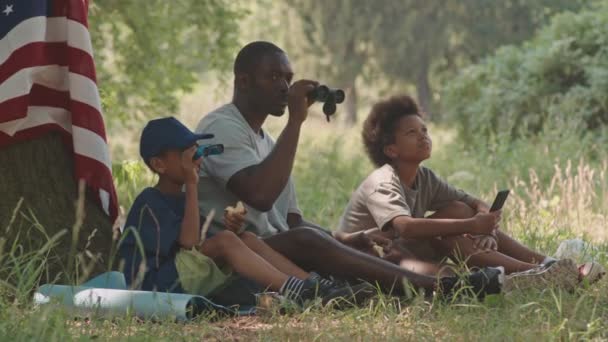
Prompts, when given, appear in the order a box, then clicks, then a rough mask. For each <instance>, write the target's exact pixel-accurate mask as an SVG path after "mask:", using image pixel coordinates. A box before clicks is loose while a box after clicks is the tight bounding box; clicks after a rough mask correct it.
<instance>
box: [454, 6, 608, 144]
mask: <svg viewBox="0 0 608 342" xmlns="http://www.w3.org/2000/svg"><path fill="white" fill-rule="evenodd" d="M607 37H608V5H607V4H605V3H604V4H603V5H598V7H597V8H594V9H591V10H585V11H582V12H579V13H564V14H560V15H558V16H556V17H555V18H554V19H553V20H552V23H551V25H549V26H547V27H545V28H543V29H542V30H540V31H539V32H538V34H537V36H536V37H535V38H534V39H532V40H530V41H528V42H526V43H525V44H523V45H522V46H519V47H516V46H505V47H503V48H501V49H499V50H498V51H497V52H496V53H495V54H494V55H492V56H491V57H488V58H487V59H485V60H484V61H483V62H482V63H480V64H477V65H474V66H470V67H468V68H467V69H465V70H463V72H462V73H460V75H459V76H458V77H456V78H454V79H453V81H452V82H451V83H450V84H449V85H448V87H447V88H446V90H445V94H444V101H445V108H446V114H447V115H448V119H449V120H450V121H452V122H453V123H454V124H455V126H456V127H458V128H459V129H460V131H461V136H462V137H463V138H464V139H466V141H468V142H470V143H472V144H475V143H479V142H482V141H484V142H488V141H492V140H499V141H502V143H503V144H505V142H510V141H512V140H513V139H517V138H520V137H522V136H523V137H525V136H535V135H537V134H539V133H542V132H543V131H544V132H550V133H551V134H554V135H556V138H557V139H556V142H559V139H561V137H559V135H560V134H563V135H564V136H577V137H578V139H580V140H579V143H580V144H582V143H583V142H584V141H583V140H585V139H593V141H596V142H597V146H598V148H600V149H602V148H604V150H605V145H606V142H605V139H606V134H605V132H606V128H607V127H608V81H607V80H608V48H607V47H608V38H607ZM583 138H584V139H583ZM598 139H599V140H598ZM601 139H603V141H602V140H601ZM506 145H508V144H506ZM572 154H576V153H575V152H574V153H572Z"/></svg>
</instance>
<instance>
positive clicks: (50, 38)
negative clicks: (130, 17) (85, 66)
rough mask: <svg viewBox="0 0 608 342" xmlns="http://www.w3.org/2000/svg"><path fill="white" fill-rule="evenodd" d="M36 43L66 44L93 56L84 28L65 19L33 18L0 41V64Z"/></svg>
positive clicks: (87, 33)
mask: <svg viewBox="0 0 608 342" xmlns="http://www.w3.org/2000/svg"><path fill="white" fill-rule="evenodd" d="M68 31H69V32H70V34H69V35H68ZM37 42H46V43H60V42H67V43H68V45H69V46H71V47H73V48H76V49H79V50H82V51H84V52H86V53H87V54H88V55H89V56H91V57H92V56H93V47H92V46H91V38H90V35H89V31H87V29H86V26H84V25H82V24H81V23H79V22H76V21H72V20H68V19H66V18H46V17H33V18H30V19H27V20H25V21H22V22H21V23H19V25H17V26H16V27H15V28H14V29H13V30H12V31H10V32H9V33H8V34H7V35H6V36H5V37H4V38H2V39H0V64H2V63H4V62H5V61H6V60H7V59H8V58H9V56H10V55H11V54H12V53H13V52H14V51H15V50H17V49H20V48H22V47H24V46H26V45H28V44H31V43H37Z"/></svg>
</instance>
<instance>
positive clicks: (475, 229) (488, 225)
mask: <svg viewBox="0 0 608 342" xmlns="http://www.w3.org/2000/svg"><path fill="white" fill-rule="evenodd" d="M501 214H502V211H500V210H497V211H494V212H491V213H477V215H475V217H473V226H472V227H471V233H473V234H480V235H491V234H492V232H493V231H494V229H496V227H497V226H498V222H500V217H501V216H500V215H501Z"/></svg>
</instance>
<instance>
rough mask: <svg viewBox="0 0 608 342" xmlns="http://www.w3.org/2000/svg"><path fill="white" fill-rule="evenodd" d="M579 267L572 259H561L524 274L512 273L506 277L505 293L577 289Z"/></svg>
mask: <svg viewBox="0 0 608 342" xmlns="http://www.w3.org/2000/svg"><path fill="white" fill-rule="evenodd" d="M578 277H579V271H578V267H577V266H576V264H575V263H574V261H573V260H572V259H560V260H557V261H556V262H554V263H551V264H550V265H548V266H543V265H541V266H539V267H536V268H533V269H531V270H528V271H524V272H517V273H511V274H509V275H507V276H506V277H505V283H504V285H503V291H504V292H510V291H513V290H527V289H538V290H542V289H545V288H548V287H557V288H562V289H565V290H568V291H572V290H574V288H576V286H577V284H578V282H579V280H578Z"/></svg>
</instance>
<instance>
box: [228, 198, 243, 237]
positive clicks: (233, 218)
mask: <svg viewBox="0 0 608 342" xmlns="http://www.w3.org/2000/svg"><path fill="white" fill-rule="evenodd" d="M245 215H247V209H245V206H243V203H242V202H241V201H239V202H238V203H237V204H236V207H227V208H226V209H225V210H224V225H225V226H226V229H228V230H230V231H231V232H233V233H235V234H236V235H240V234H242V233H243V230H244V229H243V228H244V227H245Z"/></svg>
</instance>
